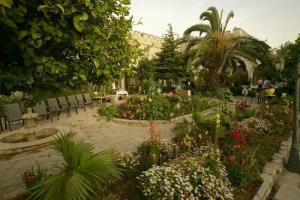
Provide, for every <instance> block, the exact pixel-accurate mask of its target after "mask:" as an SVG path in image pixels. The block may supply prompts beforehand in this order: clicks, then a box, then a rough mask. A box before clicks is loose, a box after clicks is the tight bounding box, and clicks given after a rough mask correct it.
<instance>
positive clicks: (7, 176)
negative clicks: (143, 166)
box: [0, 109, 174, 199]
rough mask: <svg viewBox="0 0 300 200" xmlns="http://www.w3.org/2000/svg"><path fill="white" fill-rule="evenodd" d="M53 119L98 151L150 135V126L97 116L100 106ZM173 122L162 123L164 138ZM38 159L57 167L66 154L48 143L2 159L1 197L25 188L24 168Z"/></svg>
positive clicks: (129, 146)
mask: <svg viewBox="0 0 300 200" xmlns="http://www.w3.org/2000/svg"><path fill="white" fill-rule="evenodd" d="M53 120H54V122H53V123H55V124H57V125H62V126H68V127H71V128H72V130H74V132H75V135H74V136H73V137H74V138H76V139H82V138H84V139H85V141H88V142H91V143H93V144H94V146H95V150H96V151H101V150H104V149H116V150H119V151H123V152H124V151H134V150H135V149H136V147H137V146H138V145H139V144H141V143H142V142H143V141H145V140H147V139H148V138H149V137H150V134H149V127H147V126H142V125H132V124H130V125H128V124H119V123H114V122H107V121H106V120H105V119H99V118H98V117H97V115H96V109H94V110H90V109H87V111H86V112H84V111H82V110H80V111H79V114H78V115H76V114H75V113H74V111H73V112H72V116H71V117H70V118H67V117H66V114H62V116H61V119H60V120H59V121H57V119H56V118H54V119H53ZM47 123H51V122H50V121H48V120H43V121H42V122H40V123H39V124H40V125H47ZM173 126H174V123H168V124H163V125H158V129H159V130H160V132H161V137H162V138H163V139H167V140H169V139H170V138H172V132H171V129H172V127H173ZM36 161H39V163H41V164H42V165H43V166H45V167H47V168H49V169H53V166H54V165H55V164H58V163H59V162H61V161H62V158H61V156H59V155H57V154H56V152H55V151H54V150H52V149H51V148H49V147H46V148H42V149H39V150H35V151H30V152H24V153H21V154H18V155H15V156H12V157H8V158H6V159H0V199H6V198H5V197H7V196H6V194H8V193H11V192H14V191H18V190H22V188H24V185H23V182H22V178H21V175H22V172H23V171H24V170H25V169H30V168H31V166H33V165H35V163H36Z"/></svg>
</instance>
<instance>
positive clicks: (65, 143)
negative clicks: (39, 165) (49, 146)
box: [28, 136, 120, 200]
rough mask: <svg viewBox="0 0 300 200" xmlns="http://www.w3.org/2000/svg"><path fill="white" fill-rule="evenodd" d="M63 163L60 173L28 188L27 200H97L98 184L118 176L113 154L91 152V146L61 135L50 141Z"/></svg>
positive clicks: (59, 168) (110, 152)
mask: <svg viewBox="0 0 300 200" xmlns="http://www.w3.org/2000/svg"><path fill="white" fill-rule="evenodd" d="M53 147H54V149H55V150H56V151H57V152H59V153H60V154H61V155H62V156H63V158H64V163H63V164H62V165H60V166H57V168H58V170H59V172H58V173H57V174H55V175H51V176H49V177H47V178H46V179H44V180H42V181H41V182H39V183H38V184H36V185H34V186H33V187H32V188H30V189H29V191H28V192H29V197H28V199H30V200H56V199H60V200H86V199H97V189H98V187H99V185H100V184H103V183H106V182H111V181H112V180H114V179H118V178H119V177H120V172H119V169H118V167H117V165H116V163H115V157H114V154H113V152H112V151H103V152H100V153H93V152H92V150H93V146H92V145H91V144H88V143H84V142H83V141H73V140H72V139H70V138H68V137H65V136H60V137H58V138H56V140H55V141H54V142H53Z"/></svg>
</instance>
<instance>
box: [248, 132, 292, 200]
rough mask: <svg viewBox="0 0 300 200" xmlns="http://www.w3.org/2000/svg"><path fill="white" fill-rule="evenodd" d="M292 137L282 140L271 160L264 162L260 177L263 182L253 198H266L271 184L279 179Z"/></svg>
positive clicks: (257, 199)
mask: <svg viewBox="0 0 300 200" xmlns="http://www.w3.org/2000/svg"><path fill="white" fill-rule="evenodd" d="M291 143H292V138H291V137H290V138H289V139H288V140H286V141H284V142H282V143H281V145H280V150H279V152H278V153H274V154H273V156H272V161H271V162H268V163H266V164H265V167H264V169H263V173H262V174H261V178H262V179H263V183H262V185H261V186H260V188H259V190H258V191H257V193H256V194H255V196H254V198H253V200H266V199H267V198H268V197H269V195H270V194H271V191H272V188H273V186H274V185H275V184H276V183H277V182H278V181H279V179H280V177H281V174H282V172H283V169H284V163H285V162H286V161H287V157H288V155H289V153H290V148H291Z"/></svg>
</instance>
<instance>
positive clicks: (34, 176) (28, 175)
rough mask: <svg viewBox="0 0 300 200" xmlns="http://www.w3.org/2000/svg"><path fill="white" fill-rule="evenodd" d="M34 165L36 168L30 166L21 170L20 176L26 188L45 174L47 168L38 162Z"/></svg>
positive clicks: (44, 176) (41, 178)
mask: <svg viewBox="0 0 300 200" xmlns="http://www.w3.org/2000/svg"><path fill="white" fill-rule="evenodd" d="M36 166H37V167H36V169H34V168H33V167H31V169H29V170H26V171H24V172H23V175H22V177H23V181H24V183H25V185H26V187H27V188H30V187H32V186H33V185H35V184H37V183H38V182H39V181H41V180H43V179H44V178H46V176H47V171H48V169H47V168H44V167H42V166H40V164H39V163H38V162H37V163H36Z"/></svg>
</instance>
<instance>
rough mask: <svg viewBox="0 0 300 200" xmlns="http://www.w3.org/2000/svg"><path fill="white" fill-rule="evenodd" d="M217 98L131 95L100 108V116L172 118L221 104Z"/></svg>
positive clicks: (133, 118) (134, 118)
mask: <svg viewBox="0 0 300 200" xmlns="http://www.w3.org/2000/svg"><path fill="white" fill-rule="evenodd" d="M220 104H221V102H220V101H219V100H217V99H211V98H203V97H188V96H186V95H174V96H163V95H161V94H157V95H156V96H153V97H152V98H151V97H148V98H145V99H141V98H140V97H131V98H129V99H128V100H127V101H126V102H125V103H122V104H119V105H114V104H106V105H103V106H101V108H100V109H99V110H98V114H99V115H100V116H105V117H107V118H108V119H112V118H119V119H126V120H150V119H155V120H171V119H174V118H177V117H180V116H184V115H187V114H190V113H192V111H193V110H195V109H196V110H198V111H203V110H206V109H209V108H212V107H216V106H218V105H220Z"/></svg>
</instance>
